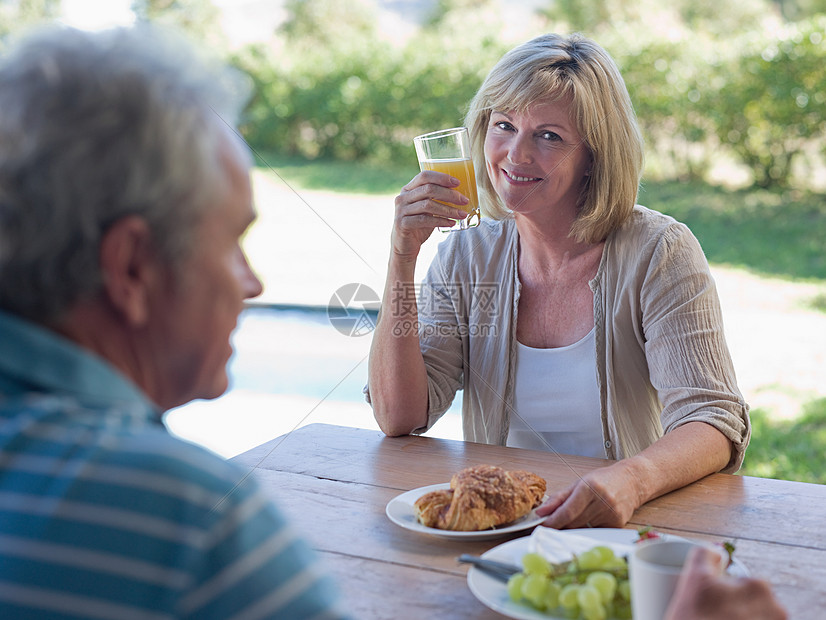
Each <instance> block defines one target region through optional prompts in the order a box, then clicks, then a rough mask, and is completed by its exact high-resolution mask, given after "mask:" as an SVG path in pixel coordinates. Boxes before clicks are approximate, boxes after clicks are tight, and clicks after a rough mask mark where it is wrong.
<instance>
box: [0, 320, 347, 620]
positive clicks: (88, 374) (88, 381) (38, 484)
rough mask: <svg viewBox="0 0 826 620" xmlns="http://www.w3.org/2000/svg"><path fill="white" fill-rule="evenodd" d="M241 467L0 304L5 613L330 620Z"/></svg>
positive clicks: (312, 580) (320, 592)
mask: <svg viewBox="0 0 826 620" xmlns="http://www.w3.org/2000/svg"><path fill="white" fill-rule="evenodd" d="M335 600H336V597H335V593H334V591H333V587H332V585H331V583H330V582H329V580H328V578H326V577H325V576H323V575H322V573H321V572H320V571H319V570H318V565H317V560H316V557H315V555H314V554H313V553H312V551H311V550H310V549H309V547H308V546H307V545H306V544H305V543H304V542H303V541H302V540H301V539H300V538H299V537H298V536H297V535H296V533H295V532H294V531H293V530H292V529H291V527H290V525H289V524H288V523H287V522H285V520H284V518H283V516H282V515H281V513H280V512H279V511H278V510H277V508H276V507H275V506H274V505H273V504H272V503H271V502H270V501H269V500H268V499H267V498H266V497H265V496H264V495H263V494H262V493H261V492H260V490H259V488H258V485H257V484H256V483H255V481H254V480H253V478H252V477H251V476H249V475H248V472H246V471H245V470H243V469H241V468H239V467H237V466H235V465H234V464H231V463H227V462H226V461H224V460H222V459H220V458H219V457H217V456H216V455H214V454H212V453H211V452H208V451H207V450H204V449H202V448H200V447H198V446H195V445H192V444H189V443H186V442H183V441H180V440H178V439H176V438H174V437H172V436H171V435H170V434H169V433H168V432H167V431H166V429H165V428H164V426H163V424H162V423H161V421H160V412H159V411H158V410H157V409H156V408H155V407H154V406H153V405H152V404H151V403H149V402H148V401H147V399H146V398H145V397H144V396H143V395H142V393H141V392H140V391H139V390H138V389H137V388H136V387H135V386H134V385H133V384H132V383H130V382H129V381H128V380H127V379H126V378H124V377H123V376H122V375H120V374H119V373H118V372H116V371H115V370H114V369H113V368H112V367H111V366H109V365H108V364H107V363H106V362H105V361H103V360H101V359H99V358H97V357H95V356H94V355H92V354H90V353H88V352H86V351H84V350H82V349H80V348H78V347H76V346H75V345H73V344H72V343H70V342H69V341H66V340H64V339H62V338H60V337H59V336H57V335H55V334H53V333H51V332H49V331H46V330H44V329H41V328H39V327H36V326H34V325H32V324H29V323H26V322H24V321H21V320H19V319H17V318H15V317H12V316H9V315H8V314H4V313H0V618H21V619H25V618H37V619H38V620H43V619H67V618H117V619H123V620H128V619H131V618H135V619H139V618H140V619H144V618H145V619H156V618H157V619H163V618H204V619H207V618H221V619H225V618H238V619H241V618H244V619H246V618H289V619H291V620H292V619H298V618H340V617H343V616H342V615H341V614H340V612H338V611H337V610H336V607H335V605H336V602H335Z"/></svg>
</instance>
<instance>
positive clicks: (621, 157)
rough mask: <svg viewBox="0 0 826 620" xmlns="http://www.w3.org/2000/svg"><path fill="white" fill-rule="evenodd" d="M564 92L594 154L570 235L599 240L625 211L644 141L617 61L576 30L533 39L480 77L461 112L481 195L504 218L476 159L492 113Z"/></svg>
mask: <svg viewBox="0 0 826 620" xmlns="http://www.w3.org/2000/svg"><path fill="white" fill-rule="evenodd" d="M564 98H569V99H570V101H571V104H572V110H573V117H574V122H575V123H576V126H577V130H578V132H579V135H580V136H582V139H583V141H584V143H585V146H586V147H587V148H588V151H589V153H590V155H591V159H592V166H591V174H590V176H589V177H588V180H587V182H586V184H585V186H584V187H583V190H582V193H581V194H580V197H579V205H578V207H579V215H578V217H577V220H576V221H575V222H574V225H573V227H572V229H571V236H573V237H574V238H576V239H577V240H578V241H587V242H590V243H597V242H599V241H601V240H603V239H605V237H606V236H607V235H608V234H609V233H611V232H612V231H613V230H616V229H617V228H619V227H620V226H621V225H622V224H623V222H625V220H626V219H627V218H628V217H629V216H630V215H631V212H632V210H633V208H634V203H635V202H636V200H637V192H638V190H639V183H640V178H641V176H642V168H643V139H642V134H641V133H640V130H639V126H638V125H637V118H636V115H635V114H634V108H633V106H632V105H631V98H630V97H629V96H628V90H627V89H626V87H625V82H624V81H623V79H622V76H621V75H620V72H619V69H618V68H617V65H616V63H614V60H613V59H612V58H611V56H609V54H608V52H606V51H605V50H604V49H603V48H602V47H600V46H599V45H598V44H597V43H595V42H594V41H592V40H590V39H587V38H585V37H583V36H581V35H578V34H573V35H571V36H567V37H565V36H561V35H558V34H545V35H542V36H539V37H536V38H535V39H532V40H530V41H528V42H527V43H523V44H522V45H520V46H518V47H516V48H514V49H512V50H511V51H510V52H508V53H507V54H505V55H504V56H503V57H502V59H501V60H500V61H499V62H498V63H497V64H496V66H495V67H494V68H493V69H491V71H490V73H489V74H488V76H487V78H485V81H484V82H483V83H482V86H481V87H480V88H479V91H478V92H477V93H476V96H475V97H474V98H473V101H472V102H471V104H470V108H469V111H468V114H467V117H466V118H465V124H466V125H467V127H468V128H469V130H470V134H471V151H472V155H473V159H474V160H475V161H476V171H477V173H476V180H477V185H478V186H479V199H480V201H481V207H482V210H483V212H484V213H485V214H486V215H488V216H489V217H492V218H494V219H502V218H504V217H508V215H509V213H510V212H509V211H508V209H507V208H506V207H505V206H504V204H502V201H501V200H500V199H499V197H498V196H497V194H496V192H495V190H494V189H493V185H492V184H491V181H490V179H489V178H488V175H487V173H486V166H484V165H481V164H482V163H483V162H484V161H485V151H484V148H485V137H486V136H487V130H488V126H489V124H490V116H491V112H492V111H493V110H500V111H524V110H525V109H526V108H527V107H529V106H530V105H532V104H534V103H537V102H551V101H558V100H560V99H564Z"/></svg>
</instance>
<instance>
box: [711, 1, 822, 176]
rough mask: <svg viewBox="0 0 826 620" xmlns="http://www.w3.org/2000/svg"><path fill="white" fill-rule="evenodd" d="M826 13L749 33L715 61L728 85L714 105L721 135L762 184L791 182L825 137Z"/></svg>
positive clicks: (723, 140) (713, 115)
mask: <svg viewBox="0 0 826 620" xmlns="http://www.w3.org/2000/svg"><path fill="white" fill-rule="evenodd" d="M824 32H826V17H819V18H814V19H810V20H807V21H805V22H800V23H798V24H791V25H789V26H788V27H787V28H786V29H785V31H784V32H783V33H782V34H781V35H780V36H778V37H773V38H767V37H765V36H762V35H755V34H753V35H750V36H749V37H748V38H747V40H745V41H744V42H743V43H742V46H741V50H742V51H741V53H740V55H739V56H738V57H737V58H734V59H733V60H731V61H730V62H726V63H722V64H721V65H720V66H718V67H716V75H717V76H719V78H720V81H721V82H722V83H724V84H725V85H724V86H723V88H721V89H720V91H719V93H718V95H717V96H716V97H713V98H712V99H711V104H712V105H711V106H709V112H710V115H711V118H712V122H713V123H714V126H715V127H716V131H717V136H718V137H719V139H720V142H721V143H722V144H724V145H727V146H728V147H730V148H731V149H732V150H733V151H734V152H735V153H736V154H737V155H738V157H739V158H740V160H741V161H742V162H743V163H745V164H746V165H747V166H748V167H749V168H750V169H751V171H752V173H753V176H754V182H755V184H756V185H758V186H759V187H766V188H767V187H772V186H779V187H787V186H788V185H789V183H790V180H791V178H792V171H793V165H794V163H795V160H796V159H799V158H801V157H802V155H803V153H804V151H805V149H806V147H807V145H810V144H812V143H814V142H815V141H819V140H822V139H823V138H824V137H826V91H824V89H823V85H824V83H826V41H824Z"/></svg>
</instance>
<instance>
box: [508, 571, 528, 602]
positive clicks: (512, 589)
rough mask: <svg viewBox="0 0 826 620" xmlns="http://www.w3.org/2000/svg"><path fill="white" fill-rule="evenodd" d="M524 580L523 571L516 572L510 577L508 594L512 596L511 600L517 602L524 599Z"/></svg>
mask: <svg viewBox="0 0 826 620" xmlns="http://www.w3.org/2000/svg"><path fill="white" fill-rule="evenodd" d="M523 581H525V575H524V574H523V573H516V574H515V575H511V577H510V579H508V596H510V597H511V600H512V601H513V602H515V603H518V602H519V601H521V600H522V582H523Z"/></svg>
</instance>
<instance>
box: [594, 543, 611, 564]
mask: <svg viewBox="0 0 826 620" xmlns="http://www.w3.org/2000/svg"><path fill="white" fill-rule="evenodd" d="M591 551H593V552H594V553H597V554H599V558H600V560H601V562H602V564H607V563H608V562H610V561H611V560H613V559H614V558H616V557H617V556H616V555H614V550H613V549H611V547H606V546H604V545H599V546H597V547H594V548H593V549H591Z"/></svg>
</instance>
